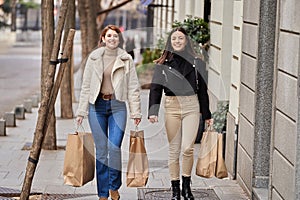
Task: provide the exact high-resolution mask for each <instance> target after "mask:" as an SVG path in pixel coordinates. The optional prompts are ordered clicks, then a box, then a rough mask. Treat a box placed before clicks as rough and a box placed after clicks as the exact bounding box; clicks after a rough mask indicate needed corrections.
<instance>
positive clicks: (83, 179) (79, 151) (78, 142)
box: [63, 132, 95, 187]
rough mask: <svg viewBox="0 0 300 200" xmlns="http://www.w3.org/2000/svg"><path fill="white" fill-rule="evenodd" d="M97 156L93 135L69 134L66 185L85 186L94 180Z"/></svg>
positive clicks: (65, 162) (65, 173)
mask: <svg viewBox="0 0 300 200" xmlns="http://www.w3.org/2000/svg"><path fill="white" fill-rule="evenodd" d="M94 172H95V155H94V140H93V136H92V134H91V133H81V132H77V133H75V134H69V135H68V140H67V145H66V153H65V160H64V170H63V176H64V184H66V185H72V186H74V187H79V186H83V185H84V184H86V183H88V182H89V181H92V180H93V179H94Z"/></svg>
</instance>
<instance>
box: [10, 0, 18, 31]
mask: <svg viewBox="0 0 300 200" xmlns="http://www.w3.org/2000/svg"><path fill="white" fill-rule="evenodd" d="M16 7H17V0H12V1H11V31H12V32H15V31H16V30H17V8H16Z"/></svg>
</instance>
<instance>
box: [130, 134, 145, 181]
mask: <svg viewBox="0 0 300 200" xmlns="http://www.w3.org/2000/svg"><path fill="white" fill-rule="evenodd" d="M148 177H149V164H148V156H147V152H146V149H145V143H144V131H130V145H129V160H128V165H127V173H126V184H127V187H143V186H146V184H147V181H148Z"/></svg>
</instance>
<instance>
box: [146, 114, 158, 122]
mask: <svg viewBox="0 0 300 200" xmlns="http://www.w3.org/2000/svg"><path fill="white" fill-rule="evenodd" d="M148 120H149V122H151V123H152V124H153V123H155V122H158V116H156V115H151V116H150V117H149V119H148Z"/></svg>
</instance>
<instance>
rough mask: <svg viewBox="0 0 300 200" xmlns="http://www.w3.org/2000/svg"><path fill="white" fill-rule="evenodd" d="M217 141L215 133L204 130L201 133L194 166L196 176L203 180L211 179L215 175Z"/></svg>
mask: <svg viewBox="0 0 300 200" xmlns="http://www.w3.org/2000/svg"><path fill="white" fill-rule="evenodd" d="M217 140H218V134H217V133H216V132H213V131H209V130H206V131H205V132H204V133H203V136H202V140H201V143H200V149H199V154H198V160H197V165H196V175H198V176H201V177H205V178H211V177H213V176H214V175H215V169H216V163H217V152H218V151H217V149H218V146H217Z"/></svg>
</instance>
